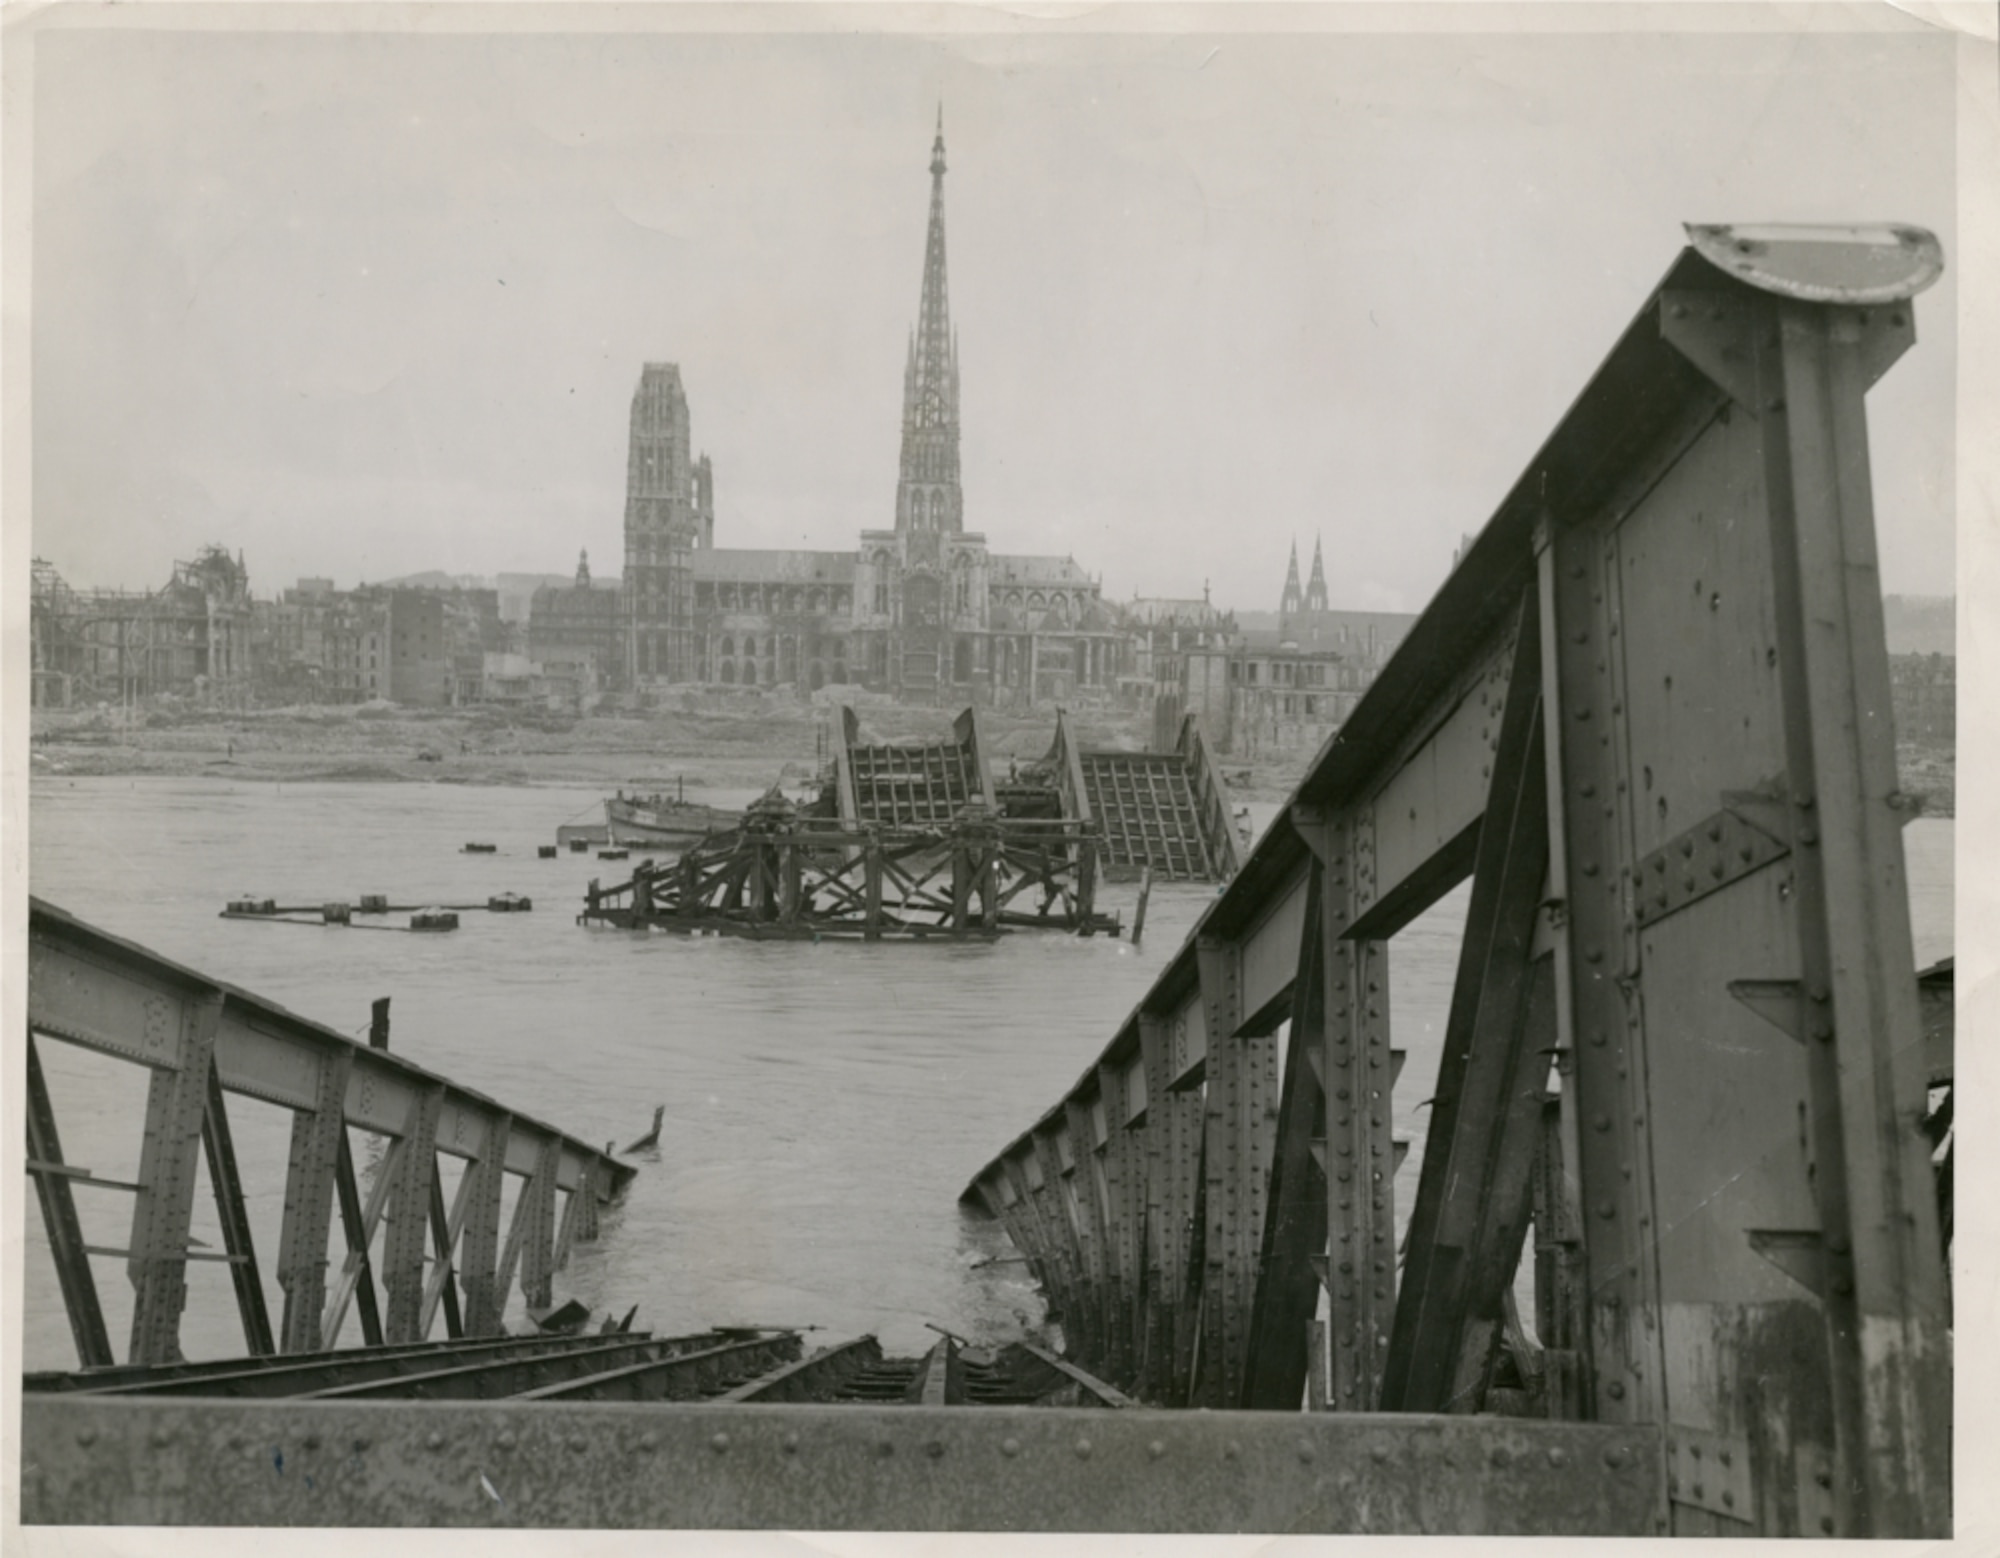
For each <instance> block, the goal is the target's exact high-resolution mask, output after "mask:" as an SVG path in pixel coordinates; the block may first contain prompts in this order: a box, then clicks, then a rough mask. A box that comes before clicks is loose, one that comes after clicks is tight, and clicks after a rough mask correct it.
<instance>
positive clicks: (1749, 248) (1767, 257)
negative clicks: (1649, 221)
mask: <svg viewBox="0 0 2000 1558" xmlns="http://www.w3.org/2000/svg"><path fill="white" fill-rule="evenodd" d="M1685 225H1686V229H1687V235H1688V241H1689V242H1690V243H1691V244H1693V245H1694V248H1695V252H1696V253H1697V254H1699V255H1700V256H1701V257H1702V258H1703V259H1705V260H1707V261H1708V263H1709V264H1711V265H1713V266H1714V267H1715V268H1716V269H1717V270H1719V271H1723V272H1725V273H1727V274H1729V275H1732V276H1735V277H1737V278H1739V279H1740V280H1742V281H1745V282H1748V283H1749V284H1750V285H1751V286H1753V287H1756V288H1758V289H1759V290H1761V291H1764V292H1775V293H1777V294H1778V295H1779V296H1780V297H1788V298H1798V299H1801V300H1802V301H1804V302H1808V303H1849V304H1854V303H1895V302H1900V301H1901V300H1902V299H1904V298H1911V297H1915V296H1916V295H1917V294H1918V293H1919V292H1921V291H1923V290H1924V288H1926V287H1928V286H1929V285H1930V284H1931V283H1932V282H1934V281H1936V280H1937V279H1938V277H1939V276H1941V275H1942V274H1943V273H1944V249H1943V246H1942V245H1940V244H1939V243H1938V241H1937V239H1936V238H1935V237H1933V236H1932V235H1931V234H1930V233H1928V232H1926V231H1925V230H1924V229H1923V228H1921V227H1909V226H1905V225H1902V224H1898V223H1888V222H1884V223H1877V224H1872V225H1858V226H1812V225H1797V226H1793V225H1788V224H1783V223H1764V224H1756V225H1751V224H1745V223H1733V224H1732V223H1706V224H1704V223H1696V222H1689V223H1687V224H1685Z"/></svg>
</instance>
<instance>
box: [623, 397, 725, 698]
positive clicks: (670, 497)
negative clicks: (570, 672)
mask: <svg viewBox="0 0 2000 1558" xmlns="http://www.w3.org/2000/svg"><path fill="white" fill-rule="evenodd" d="M702 477H703V483H702V484H703V486H704V487H706V486H707V472H706V470H704V471H703V472H702ZM695 501H696V487H695V475H694V472H693V470H692V468H691V462H690V458H689V440H688V403H687V393H686V392H685V391H684V390H683V389H682V388H681V370H680V367H679V366H678V365H677V364H675V363H670V362H649V363H647V364H646V365H645V367H644V368H643V369H642V370H641V371H640V374H639V387H638V388H637V389H635V390H634V391H633V392H632V436H631V443H630V448H629V452H628V454H627V456H626V465H625V579H624V593H625V620H626V634H627V638H626V658H625V665H626V670H627V674H628V675H629V677H630V679H631V682H632V685H634V686H644V685H645V684H646V683H649V682H677V681H685V680H687V679H688V678H689V677H690V676H692V675H693V673H694V667H693V665H692V662H691V653H692V649H691V646H692V639H691V637H690V633H691V627H690V619H691V617H692V615H693V611H694V583H693V577H692V572H691V564H690V562H689V554H691V553H692V552H693V551H694V549H695V547H696V546H698V545H700V544H701V533H702V523H701V520H700V518H699V517H698V515H697V510H696V506H695Z"/></svg>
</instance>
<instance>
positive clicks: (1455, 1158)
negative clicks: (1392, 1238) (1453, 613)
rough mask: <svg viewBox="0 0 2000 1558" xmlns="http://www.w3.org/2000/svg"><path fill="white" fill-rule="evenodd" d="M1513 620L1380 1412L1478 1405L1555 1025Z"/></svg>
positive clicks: (1534, 778) (1540, 784)
mask: <svg viewBox="0 0 2000 1558" xmlns="http://www.w3.org/2000/svg"><path fill="white" fill-rule="evenodd" d="M1522 613H1523V622H1522V629H1521V635H1520V644H1521V647H1520V650H1519V652H1518V653H1517V654H1516V656H1515V659H1514V674H1513V677H1512V679H1511V684H1510V686H1509V688H1508V692H1507V697H1506V706H1505V708H1504V709H1503V710H1502V711H1501V713H1500V717H1499V726H1500V735H1499V741H1498V745H1497V748H1496V751H1495V759H1494V765H1493V779H1492V789H1491V792H1490V794H1489V796H1488V800H1487V805H1486V820H1485V822H1484V823H1483V824H1482V826H1481V828H1480V836H1479V851H1478V855H1477V857H1476V865H1475V869H1474V872H1473V878H1472V902H1471V904H1470V906H1469V908H1468V910H1467V914H1466V926H1465V934H1464V937H1463V939H1462V941H1461V944H1460V949H1459V962H1458V976H1457V980H1456V983H1455V985H1454V988H1453V991H1452V1004H1451V1012H1450V1016H1449V1018H1448V1020H1447V1022H1446V1025H1445V1039H1444V1054H1443V1056H1442V1058H1441V1061H1440V1064H1439V1068H1438V1081H1437V1091H1436V1094H1435V1097H1434V1100H1433V1103H1432V1107H1431V1121H1430V1131H1429V1135H1428V1136H1427V1138H1426V1141H1425V1148H1424V1168H1423V1176H1422V1179H1421V1180H1420V1182H1419V1184H1418V1187H1417V1203H1416V1206H1415V1208H1414V1210H1413V1212H1412V1214H1411V1219H1410V1231H1409V1237H1408V1240H1407V1243H1406V1246H1405V1251H1406V1253H1405V1258H1404V1262H1403V1292H1402V1299H1401V1302H1400V1303H1399V1304H1398V1306H1397V1310H1396V1321H1395V1327H1394V1331H1393V1334H1392V1337H1391V1342H1390V1347H1389V1358H1388V1363H1387V1365H1386V1367H1385V1371H1384V1377H1383V1389H1382V1406H1383V1408H1384V1409H1385V1410H1388V1411H1415V1412H1438V1411H1461V1412H1463V1411H1478V1410H1479V1409H1480V1408H1481V1407H1482V1406H1483V1405H1484V1398H1485V1391H1486V1384H1487V1380H1488V1377H1489V1373H1490V1367H1491V1361H1492V1358H1493V1356H1494V1346H1495V1344H1497V1341H1498V1339H1499V1332H1500V1322H1501V1301H1502V1297H1503V1295H1504V1294H1505V1293H1506V1291H1507V1290H1508V1287H1509V1285H1510V1284H1511V1283H1512V1281H1513V1276H1514V1268H1515V1266H1516V1264H1518V1262H1519V1260H1520V1254H1521V1247H1522V1242H1523V1240H1524V1238H1525V1236H1526V1232H1527V1223H1528V1216H1529V1212H1530V1208H1531V1205H1532V1199H1531V1192H1532V1185H1533V1168H1534V1161H1535V1154H1536V1153H1537V1151H1538V1150H1539V1148H1540V1145H1541V1142H1540V1137H1541V1115H1542V1100H1543V1098H1544V1097H1545V1096H1546V1093H1547V1082H1548V1074H1549V1051H1550V1049H1551V1048H1553V1046H1552V1045H1551V1043H1550V1040H1551V1039H1552V1038H1553V1037H1554V1027H1555V1023H1554V1010H1553V1006H1554V989H1553V975H1552V972H1551V971H1550V970H1549V968H1548V965H1547V964H1546V962H1545V961H1543V960H1538V959H1535V958H1534V956H1533V948H1534V939H1535V930H1536V926H1537V924H1538V922H1539V921H1540V919H1541V899H1542V892H1543V888H1544V886H1545V884H1546V882H1547V879H1548V810H1547V801H1546V785H1545V775H1544V772H1543V764H1544V754H1543V743H1542V713H1541V698H1542V694H1541V687H1540V685H1539V683H1540V647H1541V646H1540V643H1539V633H1538V630H1537V627H1536V621H1535V617H1536V612H1535V602H1534V597H1533V594H1532V592H1531V593H1530V594H1529V596H1528V597H1527V599H1526V600H1525V601H1524V603H1523V607H1522Z"/></svg>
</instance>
